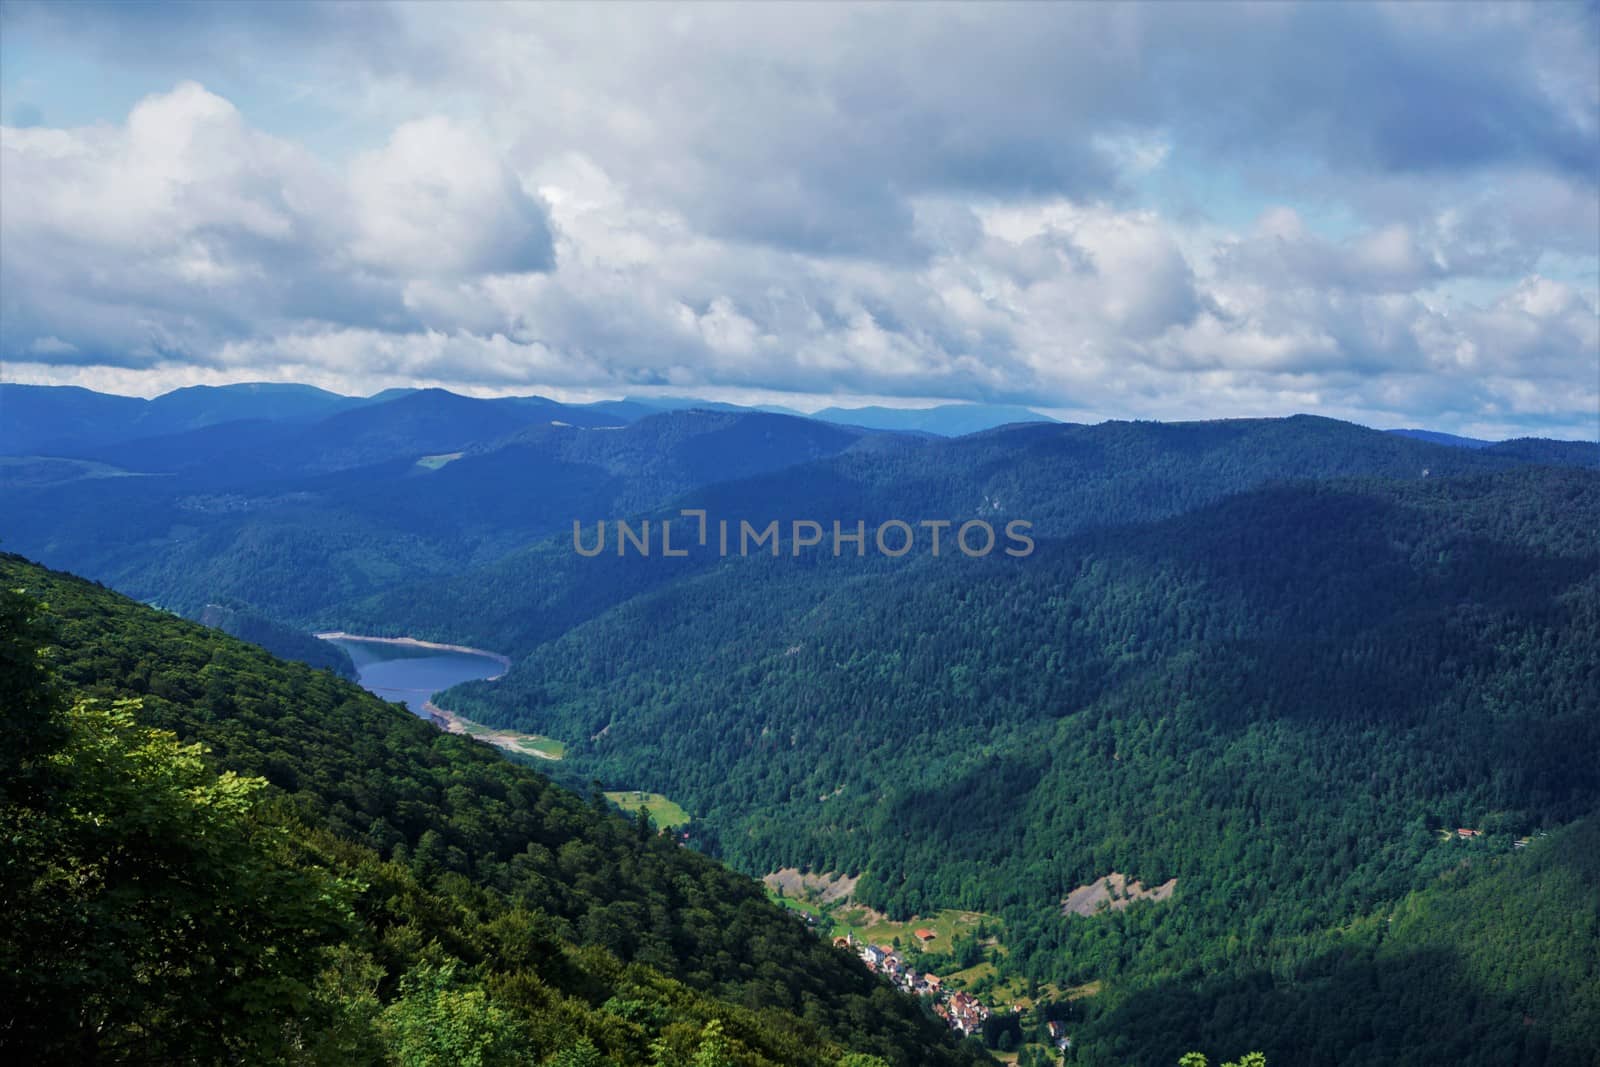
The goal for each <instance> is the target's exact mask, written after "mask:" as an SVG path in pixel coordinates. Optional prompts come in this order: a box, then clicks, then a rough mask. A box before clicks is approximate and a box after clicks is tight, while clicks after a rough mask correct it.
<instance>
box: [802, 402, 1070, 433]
mask: <svg viewBox="0 0 1600 1067" xmlns="http://www.w3.org/2000/svg"><path fill="white" fill-rule="evenodd" d="M811 417H812V418H814V419H821V420H822V421H823V422H836V423H841V424H843V425H846V426H864V427H866V428H867V429H871V430H898V431H901V432H905V433H931V434H938V435H939V436H940V437H961V436H964V435H966V434H969V433H978V432H979V431H981V430H992V429H994V428H995V427H996V426H1008V425H1010V424H1012V423H1017V422H1055V421H1056V420H1055V419H1052V418H1050V416H1048V415H1041V414H1039V413H1038V412H1037V411H1031V410H1029V409H1028V408H1024V407H1014V406H1011V405H1007V404H941V405H940V406H938V407H932V408H885V407H864V408H838V407H833V408H823V409H822V410H821V411H818V412H816V413H815V414H813V415H812V416H811Z"/></svg>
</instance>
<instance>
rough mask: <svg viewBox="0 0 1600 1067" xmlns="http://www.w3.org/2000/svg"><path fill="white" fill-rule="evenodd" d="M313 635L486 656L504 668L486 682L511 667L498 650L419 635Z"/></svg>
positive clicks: (506, 658)
mask: <svg viewBox="0 0 1600 1067" xmlns="http://www.w3.org/2000/svg"><path fill="white" fill-rule="evenodd" d="M311 636H313V637H315V638H317V639H318V640H322V641H367V642H371V643H372V644H376V645H404V646H405V647H407V648H426V649H431V650H432V651H435V652H458V653H461V654H463V655H467V656H485V657H487V658H489V659H492V660H494V661H495V662H496V663H498V664H500V666H501V667H502V668H504V670H502V671H501V672H500V673H499V674H496V675H494V676H493V677H490V678H485V679H483V681H486V682H492V681H495V680H496V679H498V678H504V677H505V674H506V671H509V670H510V669H511V657H509V656H502V655H501V654H500V653H498V652H490V651H489V650H488V649H486V648H473V647H471V646H470V645H447V644H442V643H440V642H438V641H424V640H422V639H421V638H419V637H371V636H368V635H367V634H352V633H346V632H345V631H343V630H324V631H322V632H321V633H317V634H312V635H311Z"/></svg>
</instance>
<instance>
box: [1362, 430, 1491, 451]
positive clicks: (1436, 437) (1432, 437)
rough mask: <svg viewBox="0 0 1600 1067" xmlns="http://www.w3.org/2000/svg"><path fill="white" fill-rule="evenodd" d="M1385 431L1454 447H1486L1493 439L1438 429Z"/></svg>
mask: <svg viewBox="0 0 1600 1067" xmlns="http://www.w3.org/2000/svg"><path fill="white" fill-rule="evenodd" d="M1385 432H1387V433H1392V434H1397V435H1399V436H1401V437H1411V438H1414V439H1416V440H1418V441H1431V442H1433V443H1434V444H1436V445H1450V446H1452V447H1454V448H1488V447H1489V446H1490V445H1492V444H1494V442H1493V441H1485V440H1483V439H1482V438H1480V437H1460V436H1458V435H1456V434H1453V433H1441V432H1439V431H1438V430H1416V429H1406V430H1388V431H1385Z"/></svg>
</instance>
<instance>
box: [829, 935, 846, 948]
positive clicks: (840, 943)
mask: <svg viewBox="0 0 1600 1067" xmlns="http://www.w3.org/2000/svg"><path fill="white" fill-rule="evenodd" d="M833 947H834V948H849V947H850V937H849V935H848V934H847V935H845V936H844V937H836V938H834V939H833Z"/></svg>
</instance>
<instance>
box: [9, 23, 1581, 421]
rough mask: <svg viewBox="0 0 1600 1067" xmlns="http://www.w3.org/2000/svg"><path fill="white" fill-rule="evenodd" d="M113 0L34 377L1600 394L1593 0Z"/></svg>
mask: <svg viewBox="0 0 1600 1067" xmlns="http://www.w3.org/2000/svg"><path fill="white" fill-rule="evenodd" d="M83 10H84V12H85V14H84V16H83V20H82V21H84V22H85V24H86V25H85V27H84V35H83V38H82V40H83V42H84V43H82V44H81V45H74V47H82V48H83V49H85V50H89V51H92V52H93V54H94V55H95V56H97V57H99V58H100V59H101V60H102V61H104V62H105V63H107V64H111V65H113V66H115V65H117V64H122V65H124V66H125V67H127V68H128V69H133V68H135V67H137V68H138V69H139V70H140V71H143V72H146V73H148V72H149V71H151V70H155V71H172V72H174V74H175V76H173V77H171V78H170V80H168V81H167V82H166V83H165V86H164V88H163V89H162V91H161V92H158V93H155V94H153V95H148V96H145V97H143V98H141V99H139V100H137V101H135V102H133V104H132V106H131V107H129V108H127V109H126V114H123V113H121V112H118V113H114V114H110V115H108V118H107V121H106V122H103V123H100V124H94V125H85V126H80V127H76V128H49V127H45V126H34V127H30V128H27V129H21V128H7V129H5V130H4V131H3V133H0V152H3V158H0V311H3V315H0V358H5V359H6V360H7V364H8V365H7V373H8V374H16V373H18V370H17V368H18V367H24V368H27V370H26V373H29V374H32V375H34V376H36V377H38V376H49V375H50V374H52V373H57V374H59V375H60V376H68V375H76V374H85V373H93V368H97V367H98V368H119V367H120V368H147V369H148V370H149V371H150V372H151V373H153V374H159V375H166V376H168V377H169V378H171V379H173V380H177V379H179V378H181V377H183V376H185V375H189V376H193V375H195V374H210V373H217V374H236V375H239V376H241V377H242V376H251V377H276V378H292V377H301V378H305V379H307V380H314V381H318V382H323V383H325V384H326V383H328V382H330V381H335V382H336V381H344V382H346V383H349V384H350V387H352V388H363V387H366V386H368V385H387V384H395V383H398V382H403V381H407V380H411V379H415V380H417V381H428V382H438V383H442V384H447V385H448V384H454V385H458V386H460V387H463V388H471V389H504V390H522V391H528V390H531V389H539V388H550V389H558V390H571V391H582V390H600V391H609V392H613V393H615V392H622V391H627V390H630V389H634V388H638V387H640V386H659V387H661V388H667V387H671V388H674V389H677V390H680V391H704V392H714V391H719V390H720V391H725V392H727V393H728V394H729V395H732V394H734V393H738V394H740V395H745V394H751V395H753V394H758V393H765V394H774V395H775V394H780V393H785V392H792V393H795V394H805V395H824V394H839V395H849V396H862V397H919V398H972V399H988V400H1004V401H1018V402H1024V403H1031V404H1035V405H1039V406H1043V407H1049V408H1052V409H1071V410H1072V411H1074V412H1077V413H1080V414H1097V415H1104V416H1130V415H1137V416H1151V417H1170V416H1175V415H1197V414H1211V415H1229V414H1274V413H1277V414H1281V413H1286V412H1289V411H1294V410H1319V411H1325V412H1327V413H1330V414H1343V415H1345V416H1347V417H1365V418H1367V419H1368V420H1369V421H1383V422H1385V423H1386V424H1394V423H1399V422H1421V421H1431V422H1433V423H1434V424H1435V425H1439V426H1441V427H1443V428H1461V427H1465V426H1467V425H1469V424H1470V425H1487V424H1490V423H1492V424H1494V425H1500V426H1505V425H1512V424H1515V423H1516V422H1517V421H1518V420H1525V424H1526V425H1528V426H1539V427H1547V428H1548V427H1561V428H1564V430H1565V431H1567V432H1573V433H1593V432H1594V430H1595V425H1594V418H1595V411H1596V403H1595V395H1594V394H1595V386H1596V382H1595V374H1594V372H1595V369H1596V366H1597V364H1600V343H1597V338H1596V333H1595V329H1594V315H1595V308H1596V304H1597V303H1600V293H1597V291H1596V289H1597V285H1596V280H1595V278H1596V271H1597V270H1600V262H1597V255H1596V238H1595V235H1596V233H1597V232H1600V190H1597V183H1596V180H1595V169H1594V166H1593V164H1594V162H1595V161H1596V145H1597V143H1600V135H1597V129H1600V123H1597V116H1600V83H1597V80H1596V79H1595V78H1594V77H1593V73H1594V70H1595V68H1596V64H1597V63H1600V58H1597V56H1600V50H1597V47H1596V28H1597V22H1596V18H1597V16H1596V14H1595V9H1594V8H1593V7H1592V6H1591V7H1570V8H1569V7H1559V6H1556V5H1539V6H1534V7H1524V6H1515V7H1500V6H1496V5H1469V6H1450V7H1442V6H1438V5H1400V6H1367V5H1363V6H1350V5H1325V4H1310V5H1270V6H1268V5H1254V4H1246V5H1206V6H1200V5H1149V6H1138V5H1096V6H1086V5H1061V6H1054V7H1052V6H1039V5H985V6H982V7H971V6H963V5H946V6H939V7H931V8H921V9H917V10H916V11H915V12H909V13H908V12H907V11H906V10H905V9H902V8H896V7H874V6H866V5H856V6H843V5H791V6H778V5H757V6H748V7H731V6H730V7H724V6H699V7H690V8H665V7H658V6H641V7H633V8H627V9H625V10H624V9H618V8H615V7H611V8H605V9H601V10H599V11H592V10H588V9H582V8H577V7H551V6H545V5H506V6H477V5H465V4H462V5H449V6H448V7H441V6H438V5H410V6H393V7H389V6H379V5H353V6H337V5H336V6H332V7H330V6H325V5H296V6H294V7H292V8H289V9H286V18H285V19H283V20H282V21H280V22H278V23H276V24H274V25H272V26H270V27H269V26H267V25H266V24H265V23H266V22H267V21H271V20H270V19H266V13H268V12H270V11H275V10H278V9H277V8H275V7H274V8H270V9H269V8H263V7H260V6H252V5H244V4H240V5H213V6H208V7H206V8H204V12H203V15H204V17H203V18H200V19H198V20H197V21H194V22H186V21H184V20H174V19H171V18H166V19H164V21H163V20H157V22H153V23H150V24H146V23H144V22H141V21H140V20H139V19H136V18H129V17H128V16H127V15H126V13H125V12H123V11H121V9H120V8H118V7H117V6H115V5H112V6H110V7H107V8H85V9H83ZM6 11H7V14H6V15H5V16H4V17H5V18H7V19H8V20H9V21H8V22H7V28H8V30H15V29H16V28H18V27H21V29H22V30H24V31H25V33H22V34H20V35H19V34H18V33H15V32H12V33H8V39H9V40H11V41H12V42H15V41H16V40H18V39H23V40H25V41H45V40H48V41H54V42H55V43H54V45H53V46H52V47H56V48H66V47H68V38H67V37H66V36H64V34H65V32H66V29H67V28H68V27H66V25H65V23H64V22H63V20H62V18H61V17H60V15H59V13H57V12H55V11H54V9H50V8H34V7H29V6H26V5H24V6H21V7H18V6H17V5H7V8H6ZM619 11H620V12H621V17H619ZM264 20H265V21H264ZM51 34H56V36H55V37H51V36H50V35H51ZM253 35H271V36H272V39H273V40H274V42H275V43H277V44H281V45H282V46H283V47H282V48H279V49H277V50H276V53H274V54H278V53H281V54H284V55H287V56H290V57H291V58H289V59H284V60H274V59H270V58H259V57H261V56H264V55H265V54H266V53H252V54H253V55H256V56H257V57H258V58H256V59H252V60H250V61H249V62H245V61H242V60H238V59H237V58H236V57H237V56H238V55H239V54H240V53H239V52H238V50H237V49H235V48H234V45H235V44H237V43H238V42H239V41H242V40H249V39H250V38H251V37H252V36H253ZM156 38H160V40H156ZM297 44H303V45H304V47H303V48H299V47H296V45H297ZM6 47H7V48H8V50H10V51H8V52H7V55H8V56H10V55H14V54H16V53H15V51H14V49H15V48H17V47H18V46H17V45H15V43H12V44H8V45H6ZM119 69H120V68H119ZM208 72H209V73H208ZM197 76H205V78H206V82H207V84H210V85H211V86H212V87H211V88H209V89H208V88H202V86H201V84H200V83H199V81H197V80H189V79H194V78H196V77H197ZM224 85H226V86H230V87H232V89H231V90H230V91H223V90H222V89H221V88H219V87H220V86H224ZM9 88H10V86H9V84H8V89H9ZM27 99H28V100H29V101H30V102H31V103H33V104H35V105H36V106H37V109H38V111H39V113H40V114H42V115H45V116H48V115H51V114H54V113H57V110H58V109H57V108H56V106H55V102H54V98H53V97H52V96H51V88H50V86H49V85H47V84H41V85H38V86H31V85H30V86H29V88H28V95H27ZM307 115H311V116H312V118H313V119H314V120H315V121H313V122H311V123H310V125H309V126H307V127H306V129H305V130H300V129H297V127H296V121H297V120H300V119H304V118H305V116H307ZM269 130H270V132H269ZM329 130H336V131H348V132H349V133H350V136H349V137H348V138H347V139H345V140H343V141H340V142H339V143H338V144H335V145H332V146H330V140H329V133H328V131H329ZM1196 207H1198V210H1195V208H1196ZM52 368H56V370H54V371H53V370H52ZM72 368H84V369H82V370H74V369H72ZM106 373H107V374H110V373H112V372H111V371H109V370H107V371H106ZM107 380H113V379H111V378H108V379H107ZM114 380H116V381H122V380H124V379H123V378H120V377H118V378H115V379H114Z"/></svg>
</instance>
